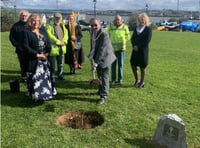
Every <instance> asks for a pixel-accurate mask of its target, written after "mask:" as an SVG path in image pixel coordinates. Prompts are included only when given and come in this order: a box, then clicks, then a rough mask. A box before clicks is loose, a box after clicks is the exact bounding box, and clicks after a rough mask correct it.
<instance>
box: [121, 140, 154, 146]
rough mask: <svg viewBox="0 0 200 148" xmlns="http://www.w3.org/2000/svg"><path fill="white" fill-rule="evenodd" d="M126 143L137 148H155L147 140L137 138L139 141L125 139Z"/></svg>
mask: <svg viewBox="0 0 200 148" xmlns="http://www.w3.org/2000/svg"><path fill="white" fill-rule="evenodd" d="M124 141H125V142H126V143H128V144H130V145H131V146H136V147H139V148H155V146H153V145H152V144H150V143H149V142H148V141H147V140H146V139H145V138H137V139H127V138H126V139H124Z"/></svg>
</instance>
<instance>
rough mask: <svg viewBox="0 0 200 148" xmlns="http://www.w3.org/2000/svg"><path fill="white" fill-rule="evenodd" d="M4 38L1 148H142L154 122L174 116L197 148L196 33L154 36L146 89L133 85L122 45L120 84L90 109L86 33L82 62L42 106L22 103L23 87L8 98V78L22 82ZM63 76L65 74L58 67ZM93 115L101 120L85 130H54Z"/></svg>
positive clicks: (199, 85)
mask: <svg viewBox="0 0 200 148" xmlns="http://www.w3.org/2000/svg"><path fill="white" fill-rule="evenodd" d="M8 35H9V33H8V32H3V33H1V147H2V148H22V147H26V148H39V147H42V148H46V147H47V148H132V147H134V148H148V147H152V146H150V145H149V144H148V142H147V139H149V138H152V137H153V135H154V132H155V129H156V127H157V123H158V121H159V119H160V118H161V117H162V116H164V115H167V114H176V115H178V116H179V117H180V118H181V119H182V120H183V122H184V123H185V127H186V133H187V141H188V148H194V147H198V148H199V147H200V126H199V125H200V93H199V91H200V74H199V73H200V51H199V47H200V40H199V34H198V33H192V32H158V31H153V38H152V41H151V44H150V58H149V66H148V68H147V76H146V80H145V82H146V83H145V88H144V89H136V88H134V87H133V83H134V79H133V74H132V71H131V67H130V63H129V59H130V54H131V44H130V42H129V43H128V47H127V51H126V54H125V56H126V58H125V65H124V84H123V85H122V86H114V87H111V89H110V94H109V97H108V101H107V102H106V104H104V105H101V106H99V105H96V101H97V100H98V99H99V97H98V96H97V95H94V93H96V92H97V89H96V88H94V87H91V86H90V85H89V80H90V79H91V71H90V63H89V60H88V59H87V58H86V56H87V55H88V53H89V34H88V33H87V32H84V33H83V35H84V37H83V40H82V41H83V46H84V52H85V62H84V64H83V69H82V70H78V71H77V74H76V75H65V78H66V80H65V81H57V88H58V95H57V96H56V97H55V98H54V99H53V100H51V101H46V102H44V103H43V104H37V103H33V102H32V101H31V99H30V98H28V97H26V95H25V94H26V86H25V85H24V84H20V92H19V93H11V92H10V89H9V80H11V79H17V78H19V77H20V74H19V73H20V72H19V64H18V61H17V56H16V54H15V52H14V48H13V47H12V45H11V44H10V42H9V39H8ZM64 71H65V74H67V73H68V72H69V67H68V65H64ZM79 110H86V111H98V112H99V113H100V114H102V115H103V116H104V119H105V122H104V123H103V124H102V125H101V126H97V127H96V128H92V129H88V130H83V129H72V128H66V127H63V126H60V125H57V124H56V119H57V117H58V116H60V115H62V114H64V113H67V112H73V111H79Z"/></svg>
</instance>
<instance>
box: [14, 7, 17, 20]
mask: <svg viewBox="0 0 200 148" xmlns="http://www.w3.org/2000/svg"><path fill="white" fill-rule="evenodd" d="M14 9H15V18H17V6H16V5H14Z"/></svg>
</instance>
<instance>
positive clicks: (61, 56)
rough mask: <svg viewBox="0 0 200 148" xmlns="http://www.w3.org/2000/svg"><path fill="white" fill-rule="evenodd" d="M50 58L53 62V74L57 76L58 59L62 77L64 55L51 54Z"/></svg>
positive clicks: (59, 74) (59, 71) (59, 73)
mask: <svg viewBox="0 0 200 148" xmlns="http://www.w3.org/2000/svg"><path fill="white" fill-rule="evenodd" d="M49 60H50V62H51V64H52V73H53V76H54V77H55V68H56V61H57V68H58V77H62V76H63V55H62V54H60V55H58V56H50V58H49Z"/></svg>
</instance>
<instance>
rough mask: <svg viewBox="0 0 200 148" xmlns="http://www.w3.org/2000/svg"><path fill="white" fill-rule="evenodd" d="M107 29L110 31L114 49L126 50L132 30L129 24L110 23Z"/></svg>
mask: <svg viewBox="0 0 200 148" xmlns="http://www.w3.org/2000/svg"><path fill="white" fill-rule="evenodd" d="M105 30H106V31H107V32H108V33H109V36H110V41H111V43H112V46H113V49H114V50H115V51H119V50H122V51H125V50H126V42H127V41H128V40H130V32H129V29H128V26H127V25H125V24H121V25H120V26H119V27H116V26H115V25H114V24H110V25H108V26H107V28H106V29H105Z"/></svg>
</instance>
